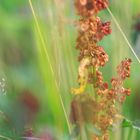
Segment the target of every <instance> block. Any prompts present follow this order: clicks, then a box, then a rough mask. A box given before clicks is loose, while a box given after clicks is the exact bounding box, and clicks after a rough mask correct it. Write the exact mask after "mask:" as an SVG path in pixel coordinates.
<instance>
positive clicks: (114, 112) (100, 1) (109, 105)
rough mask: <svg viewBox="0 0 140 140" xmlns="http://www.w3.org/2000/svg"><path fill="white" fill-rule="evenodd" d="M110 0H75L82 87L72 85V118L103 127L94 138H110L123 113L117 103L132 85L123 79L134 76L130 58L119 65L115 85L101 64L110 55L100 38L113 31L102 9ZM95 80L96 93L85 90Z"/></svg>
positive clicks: (91, 137) (104, 139)
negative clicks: (105, 75)
mask: <svg viewBox="0 0 140 140" xmlns="http://www.w3.org/2000/svg"><path fill="white" fill-rule="evenodd" d="M107 6H108V0H75V8H76V10H77V14H78V15H79V16H80V19H79V20H78V21H77V27H78V37H77V40H76V49H78V50H79V56H78V60H79V68H78V83H79V88H78V89H72V92H73V93H74V95H75V96H74V99H73V101H72V103H71V114H70V117H71V122H72V123H73V124H76V125H77V126H78V127H79V128H81V127H83V126H84V125H85V124H86V123H88V124H89V123H90V124H92V125H93V126H95V127H96V128H97V129H98V130H100V131H101V134H100V135H98V134H96V133H93V134H92V135H91V136H90V139H92V140H108V139H109V134H108V131H109V127H110V126H111V125H113V124H114V123H116V122H117V121H118V120H119V119H120V117H119V112H118V109H117V103H120V104H122V103H123V102H124V101H125V98H126V96H127V95H130V89H126V88H124V87H123V82H124V80H125V79H126V78H128V77H130V64H131V60H130V59H125V60H123V61H122V62H121V63H120V64H119V65H118V66H117V76H116V77H114V78H112V79H111V88H109V87H108V83H107V82H104V78H103V75H102V72H101V71H100V68H101V67H104V66H105V64H106V63H107V61H108V55H107V54H106V52H105V50H104V48H103V47H102V46H99V45H98V42H99V41H100V40H102V39H103V37H104V36H107V35H109V34H111V28H110V22H105V23H103V22H102V21H101V19H100V18H99V17H98V16H97V14H98V12H99V11H101V10H103V9H105V8H107ZM87 84H91V85H92V86H93V88H94V91H95V95H93V94H88V93H85V90H86V85H87Z"/></svg>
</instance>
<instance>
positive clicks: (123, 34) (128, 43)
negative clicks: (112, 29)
mask: <svg viewBox="0 0 140 140" xmlns="http://www.w3.org/2000/svg"><path fill="white" fill-rule="evenodd" d="M106 7H107V10H108V12H109V14H110V15H111V17H112V19H113V20H114V22H115V24H116V26H117V27H118V29H119V31H120V33H121V34H122V36H123V38H124V39H125V41H126V43H127V45H128V46H129V48H130V50H131V52H132V53H133V54H134V56H135V57H136V59H137V60H138V62H139V63H140V59H139V57H138V56H137V54H136V53H135V51H134V49H133V47H132V46H131V44H130V42H129V41H128V39H127V37H126V35H125V33H124V32H123V30H122V28H121V26H120V25H119V22H118V21H117V19H116V18H115V16H114V15H113V13H112V12H111V10H110V9H109V8H108V6H107V5H106Z"/></svg>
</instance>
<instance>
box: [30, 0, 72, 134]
mask: <svg viewBox="0 0 140 140" xmlns="http://www.w3.org/2000/svg"><path fill="white" fill-rule="evenodd" d="M29 5H30V8H31V11H32V14H33V17H34V20H35V24H36V28H37V31H38V33H39V37H40V40H41V43H42V47H43V50H44V52H45V55H46V57H47V60H48V62H49V65H50V68H51V72H52V75H53V78H54V79H55V75H54V71H53V67H52V65H51V61H50V57H49V54H48V52H47V49H46V43H45V41H44V38H43V35H42V33H41V29H40V27H39V23H38V20H37V17H36V14H35V11H34V8H33V4H32V1H31V0H29ZM55 86H56V89H57V90H58V91H59V85H58V84H57V81H56V79H55ZM58 93H59V94H58V96H59V99H60V103H61V106H62V109H63V112H64V115H65V119H66V122H67V126H68V131H69V133H71V127H70V123H69V119H68V117H67V113H66V110H65V107H64V103H63V100H62V97H61V95H60V92H58Z"/></svg>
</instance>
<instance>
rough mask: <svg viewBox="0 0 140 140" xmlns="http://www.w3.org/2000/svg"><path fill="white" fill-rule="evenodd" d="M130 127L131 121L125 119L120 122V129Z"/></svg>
mask: <svg viewBox="0 0 140 140" xmlns="http://www.w3.org/2000/svg"><path fill="white" fill-rule="evenodd" d="M132 126H133V123H132V121H130V120H128V119H126V118H125V119H124V120H123V121H122V127H132Z"/></svg>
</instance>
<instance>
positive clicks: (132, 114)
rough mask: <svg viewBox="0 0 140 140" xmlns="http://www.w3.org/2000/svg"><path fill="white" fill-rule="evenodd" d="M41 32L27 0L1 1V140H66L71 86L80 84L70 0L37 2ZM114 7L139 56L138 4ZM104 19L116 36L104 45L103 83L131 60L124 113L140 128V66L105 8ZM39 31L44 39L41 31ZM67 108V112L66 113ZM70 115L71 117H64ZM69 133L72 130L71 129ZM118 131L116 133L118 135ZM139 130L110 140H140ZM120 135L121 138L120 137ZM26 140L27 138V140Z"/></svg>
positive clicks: (115, 0) (132, 0)
mask: <svg viewBox="0 0 140 140" xmlns="http://www.w3.org/2000/svg"><path fill="white" fill-rule="evenodd" d="M32 2H33V8H34V10H35V15H36V18H37V21H38V27H39V30H38V28H37V27H36V23H35V20H34V17H33V15H32V12H31V8H30V5H29V1H28V0H21V1H19V0H0V80H1V81H2V78H4V79H5V82H4V84H5V86H4V87H1V88H4V91H2V90H0V91H1V93H0V140H3V139H6V138H7V137H9V138H11V139H13V140H18V139H19V140H20V139H22V138H21V136H23V137H24V136H27V137H40V138H42V140H52V139H59V140H63V139H68V133H69V129H68V125H67V124H68V122H67V121H68V120H69V112H70V102H71V100H72V95H71V91H70V90H71V88H72V87H76V86H78V85H77V84H76V83H77V68H78V62H77V55H78V52H77V51H76V50H75V40H76V35H77V34H76V28H75V26H74V21H75V20H76V19H77V18H78V17H77V16H76V15H75V11H74V6H73V1H72V0H33V1H32ZM110 9H111V11H112V13H113V14H114V16H115V17H116V19H117V21H118V23H119V24H120V26H121V27H122V29H123V31H124V33H125V34H126V36H127V38H128V40H129V42H130V43H131V44H132V46H133V48H134V50H136V53H137V55H138V56H139V57H140V52H138V50H140V49H139V47H140V44H139V42H140V41H139V39H140V37H139V32H140V30H139V28H136V27H137V26H138V25H139V21H140V16H137V15H138V14H140V1H139V0H123V1H122V0H110ZM99 15H100V17H101V18H102V19H103V20H104V21H105V20H111V21H112V30H113V31H112V34H111V35H110V36H108V37H105V38H104V39H103V40H102V41H101V42H100V44H101V45H102V46H104V48H105V50H106V52H107V53H108V54H109V58H110V61H109V62H108V64H107V65H106V66H105V67H104V68H103V69H102V71H103V73H104V76H105V80H108V81H109V80H110V79H111V77H112V76H113V75H115V72H116V71H115V70H116V65H117V64H118V63H119V62H120V61H121V60H122V59H123V58H126V57H130V58H131V59H132V61H133V64H132V67H131V78H130V79H128V80H127V82H126V83H125V84H126V87H130V88H131V90H132V94H131V96H130V97H128V98H127V100H126V102H125V104H124V106H123V108H122V114H123V115H124V116H125V117H127V118H128V119H130V120H132V121H134V122H136V124H137V126H138V127H139V125H140V110H139V106H140V93H139V91H140V86H139V82H140V76H139V71H140V64H139V63H138V61H137V60H136V58H135V57H134V55H133V54H132V52H131V51H130V49H129V47H128V45H127V43H126V41H125V40H124V38H123V36H122V35H121V33H120V32H119V30H118V28H117V26H116V25H115V23H114V21H113V20H112V18H111V16H110V14H109V13H108V11H107V10H104V11H102V12H101V13H100V14H99ZM39 31H40V32H41V35H40V33H39ZM64 110H65V111H64ZM66 116H67V118H66ZM69 127H71V129H72V128H73V126H71V124H70V126H69ZM114 132H115V133H114ZM139 133H140V132H139V130H137V129H136V130H135V129H133V128H116V129H115V130H114V131H112V132H111V139H112V140H139V139H140V134H139ZM116 135H117V137H116ZM24 139H26V138H24Z"/></svg>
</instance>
